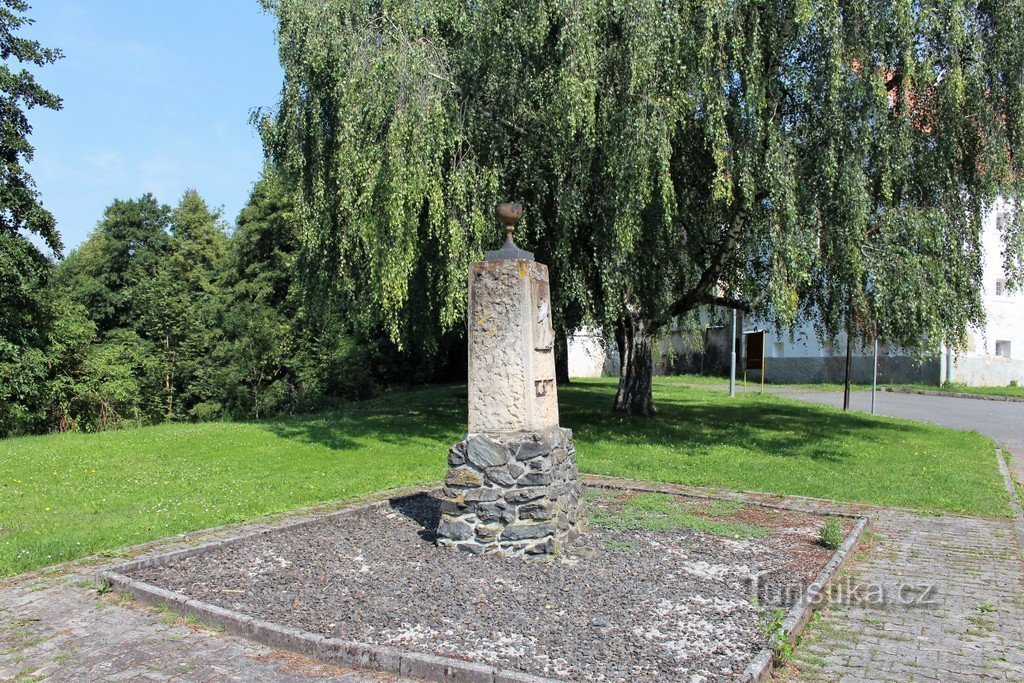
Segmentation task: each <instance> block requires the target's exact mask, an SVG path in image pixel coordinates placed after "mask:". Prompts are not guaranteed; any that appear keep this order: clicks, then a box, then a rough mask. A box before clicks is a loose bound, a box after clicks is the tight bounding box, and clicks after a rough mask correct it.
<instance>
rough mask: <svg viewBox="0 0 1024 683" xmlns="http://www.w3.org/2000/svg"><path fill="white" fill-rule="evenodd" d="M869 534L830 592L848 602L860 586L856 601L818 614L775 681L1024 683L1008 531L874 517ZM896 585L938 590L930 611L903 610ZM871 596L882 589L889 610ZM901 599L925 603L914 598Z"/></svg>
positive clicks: (958, 522) (1023, 631)
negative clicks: (992, 682)
mask: <svg viewBox="0 0 1024 683" xmlns="http://www.w3.org/2000/svg"><path fill="white" fill-rule="evenodd" d="M871 528H872V530H873V533H872V534H870V535H869V537H868V538H867V539H865V540H863V541H862V546H861V549H860V552H859V553H858V556H857V559H856V562H855V564H854V565H853V566H852V567H851V569H850V571H849V572H848V573H847V574H846V575H845V576H844V577H842V578H841V579H840V581H839V582H838V584H837V585H836V586H834V588H833V590H835V591H841V590H843V589H845V590H846V591H847V596H849V595H850V594H851V592H850V590H849V589H850V587H851V586H860V587H861V590H859V591H858V592H857V593H856V596H857V599H856V600H854V601H849V600H848V601H846V604H841V601H836V602H834V603H833V604H831V605H829V606H828V607H827V608H826V609H824V610H822V611H821V613H820V617H815V618H814V619H813V620H812V623H811V624H810V625H809V626H808V628H807V630H806V631H805V632H804V638H803V641H802V643H801V644H800V647H798V648H797V651H796V653H795V655H794V658H793V663H792V665H791V666H789V667H786V668H785V669H782V670H781V671H779V672H778V676H779V677H780V678H783V679H789V680H807V681H979V680H997V681H1024V570H1022V561H1021V559H1022V558H1021V554H1020V551H1019V547H1018V545H1017V541H1016V538H1015V535H1014V529H1013V523H1012V522H1011V521H1010V520H991V519H973V518H962V517H923V516H918V515H914V514H911V513H906V512H898V511H891V510H886V511H876V512H875V513H874V514H873V522H872V527H871ZM901 584H902V585H909V586H921V585H925V584H930V585H934V586H935V591H936V592H935V595H934V600H933V602H934V603H935V604H934V605H933V606H930V607H929V606H916V605H907V604H901V600H900V594H899V593H898V586H899V585H901ZM874 586H883V587H885V590H886V599H885V603H883V602H882V601H880V600H879V599H878V598H879V597H880V596H881V595H882V594H881V593H880V592H879V589H874V588H872V587H874ZM836 594H837V593H833V595H836ZM903 596H904V598H905V599H906V601H907V602H914V601H915V600H919V599H921V598H923V597H925V596H924V595H923V591H921V590H920V589H910V590H905V591H904V594H903ZM886 603H887V604H886Z"/></svg>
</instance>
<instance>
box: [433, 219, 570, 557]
mask: <svg viewBox="0 0 1024 683" xmlns="http://www.w3.org/2000/svg"><path fill="white" fill-rule="evenodd" d="M522 210H523V207H522V206H520V205H519V204H499V205H498V206H497V208H496V210H495V216H496V218H497V219H498V221H499V222H500V223H502V224H503V225H504V226H505V230H506V233H507V234H506V238H505V244H504V246H503V247H502V248H501V249H499V250H497V251H490V252H487V254H486V259H485V260H484V261H481V262H477V263H473V264H472V265H471V266H470V269H469V308H468V312H467V317H468V319H469V429H468V432H467V434H466V437H465V438H464V439H463V440H462V441H460V442H459V443H457V444H455V445H454V446H452V449H451V452H450V454H449V456H448V464H449V466H450V467H449V470H448V476H447V477H445V488H444V500H443V502H442V507H441V523H440V525H439V526H438V529H437V535H438V544H439V545H442V546H448V547H455V548H458V549H459V550H465V551H468V552H472V553H482V552H495V553H502V554H507V555H524V554H525V555H544V554H549V553H557V552H559V551H560V549H561V547H562V545H563V544H564V543H566V542H567V541H569V540H571V539H573V538H575V537H576V536H578V535H579V534H580V533H581V531H583V530H584V527H585V520H584V517H583V512H582V507H583V488H582V484H581V483H580V480H579V471H578V470H577V469H576V453H575V450H574V448H573V443H572V431H571V430H569V429H563V428H562V427H560V426H559V425H558V393H557V388H556V386H555V357H554V334H553V333H552V328H551V291H550V288H549V285H548V269H547V266H545V265H543V264H541V263H537V262H536V261H534V260H533V254H531V253H530V252H527V251H523V250H521V249H519V248H518V247H517V246H516V245H515V242H513V240H512V232H513V230H514V229H515V226H516V224H517V223H518V222H519V219H520V217H521V216H522Z"/></svg>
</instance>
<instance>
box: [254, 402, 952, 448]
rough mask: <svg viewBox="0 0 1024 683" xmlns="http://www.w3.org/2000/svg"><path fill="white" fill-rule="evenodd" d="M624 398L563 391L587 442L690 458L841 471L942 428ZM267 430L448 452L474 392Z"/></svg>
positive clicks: (370, 406)
mask: <svg viewBox="0 0 1024 683" xmlns="http://www.w3.org/2000/svg"><path fill="white" fill-rule="evenodd" d="M614 392H615V386H614V384H612V383H606V382H584V383H579V382H575V383H573V384H571V385H569V386H566V387H562V388H561V390H560V396H559V398H560V401H559V404H560V410H561V424H562V425H563V426H567V427H570V428H572V429H573V430H574V432H575V433H576V435H577V440H578V441H581V442H583V443H587V442H590V443H594V444H603V445H613V446H622V447H623V448H629V447H631V446H638V445H643V446H655V447H665V448H668V449H671V450H673V451H677V452H678V451H683V452H684V453H686V454H687V455H701V454H704V453H707V452H710V451H711V450H713V449H716V448H719V447H721V446H726V447H737V448H744V449H747V450H751V451H758V452H761V453H763V454H765V455H767V456H775V457H783V458H787V459H793V458H806V459H809V460H812V461H819V462H839V461H841V460H843V459H847V458H851V457H854V456H856V455H858V453H859V452H862V451H863V449H864V447H865V445H867V444H869V443H870V442H872V441H877V440H890V439H895V438H897V437H899V438H906V439H913V438H917V437H918V436H920V435H925V434H926V433H927V432H928V431H929V430H931V429H932V428H931V427H928V426H926V425H916V424H913V423H905V424H901V423H893V422H890V421H885V420H879V419H878V418H873V417H869V416H866V415H860V414H857V413H839V412H836V411H834V410H832V409H830V408H825V407H821V406H815V405H809V404H807V405H805V404H800V403H795V402H788V401H785V400H782V399H778V398H776V397H774V396H766V397H760V398H750V399H740V400H736V399H732V400H730V399H728V398H726V397H723V396H719V395H718V394H716V393H713V392H708V391H701V390H695V389H677V388H674V387H668V388H660V389H659V388H658V387H657V386H656V394H655V404H656V405H657V406H658V410H659V412H658V415H657V416H656V417H655V418H653V419H647V418H636V417H629V416H626V415H620V414H617V413H613V412H612V411H611V410H610V407H611V403H612V398H613V396H614ZM258 424H259V425H260V426H261V427H263V428H264V429H266V430H268V431H270V432H271V433H273V434H275V435H276V436H279V437H281V438H284V439H294V440H298V441H302V442H305V443H312V444H320V445H323V446H326V447H328V448H330V449H332V450H339V451H351V450H358V449H360V448H363V447H365V446H367V445H368V444H371V443H374V442H380V443H385V444H390V445H394V446H396V447H402V446H407V445H409V444H411V443H413V442H415V441H424V440H427V441H436V442H439V443H444V444H447V443H450V442H454V441H455V440H457V439H458V438H459V437H460V436H461V435H462V433H463V431H464V429H465V424H466V393H465V387H464V386H430V387H420V388H418V389H414V390H403V391H395V392H393V393H390V394H388V395H386V396H383V397H380V398H377V399H373V400H370V401H364V402H360V403H353V404H351V405H350V406H345V407H344V408H342V409H339V410H336V411H332V412H329V413H319V414H312V415H299V416H291V417H285V418H278V419H273V420H267V421H265V422H260V423H258Z"/></svg>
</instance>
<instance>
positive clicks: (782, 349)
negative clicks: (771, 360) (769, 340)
mask: <svg viewBox="0 0 1024 683" xmlns="http://www.w3.org/2000/svg"><path fill="white" fill-rule="evenodd" d="M784 355H786V345H785V344H784V343H783V342H775V358H782V357H783V356H784Z"/></svg>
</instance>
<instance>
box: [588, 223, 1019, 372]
mask: <svg viewBox="0 0 1024 683" xmlns="http://www.w3.org/2000/svg"><path fill="white" fill-rule="evenodd" d="M1010 211H1011V209H1010V207H1009V206H1008V205H1006V204H1002V205H999V206H997V207H996V208H995V209H994V210H993V211H992V212H991V213H990V214H989V215H988V217H987V218H986V220H985V224H984V231H983V234H982V243H983V246H984V250H985V260H984V269H985V270H984V293H983V301H984V305H985V313H986V321H985V325H984V327H982V328H979V329H974V330H971V332H970V334H969V338H968V342H967V347H966V348H964V349H961V350H959V351H958V352H946V353H943V354H940V355H939V356H938V357H934V358H931V359H928V360H925V361H924V362H918V361H916V360H914V359H913V358H911V357H909V356H907V354H906V353H904V352H902V351H901V350H900V349H897V348H889V347H888V346H885V345H883V346H881V347H880V349H879V381H881V382H901V383H902V382H912V383H922V384H934V385H938V384H942V383H943V382H954V383H960V384H969V385H973V386H1006V385H1008V384H1010V383H1011V382H1017V383H1018V384H1022V385H1024V293H1022V292H1019V291H1018V292H1016V293H1013V294H1011V293H1010V292H1009V291H1008V290H1007V287H1006V274H1005V273H1004V272H1003V267H1002V264H1003V260H1002V240H1001V237H1000V223H1001V221H1004V220H1008V218H1009V216H1010ZM737 326H738V327H739V328H740V330H742V331H744V332H750V331H754V330H758V329H764V328H761V327H758V326H757V323H756V321H753V320H747V321H746V322H745V323H744V321H743V319H742V317H741V318H740V322H739V323H738V324H737ZM670 344H671V347H672V348H671V349H669V345H670ZM609 351H610V353H609ZM660 351H661V353H660V354H659V357H658V358H656V359H655V367H656V368H657V371H658V372H661V373H673V372H699V371H703V372H708V373H715V372H721V371H723V370H726V369H727V368H728V362H729V330H728V329H727V328H726V327H721V326H715V327H709V328H708V329H707V331H706V333H705V335H704V344H703V348H684V345H683V344H681V343H680V341H679V339H678V338H677V337H676V336H674V335H669V339H667V340H665V341H663V342H662V345H661V349H660ZM740 356H741V358H740V361H739V368H740V373H741V374H742V367H743V365H742V351H740ZM765 357H766V358H765V379H766V380H767V381H769V382H840V381H842V380H843V377H844V375H845V366H846V337H845V335H840V337H839V339H837V340H836V342H835V343H834V344H828V343H822V342H821V340H820V339H819V338H818V336H817V334H815V332H814V328H813V325H810V324H804V325H801V326H799V327H796V328H794V329H792V330H789V331H787V332H784V333H783V334H782V335H776V334H775V332H774V331H773V330H772V329H771V328H770V327H769V328H768V329H767V332H766V339H765ZM872 368H873V358H872V354H871V349H869V348H860V347H858V345H857V344H855V345H854V350H853V354H852V373H851V374H852V378H853V381H855V382H870V381H871V374H872ZM617 372H618V357H617V353H616V352H615V350H614V345H613V344H606V343H605V341H604V340H603V339H602V338H601V336H600V334H598V333H595V332H592V331H589V330H585V331H581V332H578V333H577V334H576V335H574V336H573V338H572V339H571V340H570V341H569V375H570V376H573V377H598V376H601V375H614V374H617ZM749 377H750V378H752V379H755V380H760V377H759V375H758V373H757V371H751V372H750V373H749Z"/></svg>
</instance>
